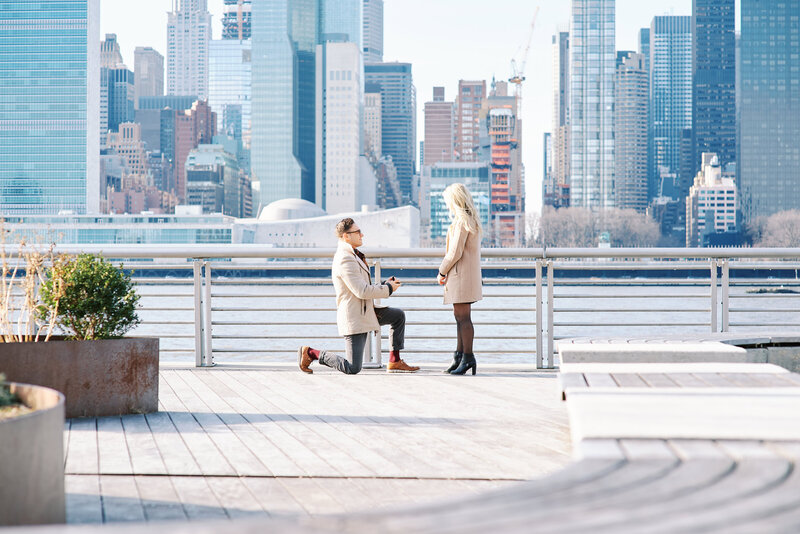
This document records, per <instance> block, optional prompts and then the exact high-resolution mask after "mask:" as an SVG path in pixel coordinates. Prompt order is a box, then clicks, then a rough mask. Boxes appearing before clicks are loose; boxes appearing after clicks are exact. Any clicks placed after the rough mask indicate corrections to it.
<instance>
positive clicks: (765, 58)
mask: <svg viewBox="0 0 800 534" xmlns="http://www.w3.org/2000/svg"><path fill="white" fill-rule="evenodd" d="M741 6H742V28H741V31H742V33H741V37H740V47H741V58H740V61H741V62H740V68H741V72H740V80H741V89H740V99H741V104H740V109H739V113H740V124H739V132H740V136H741V137H740V139H739V145H740V146H739V156H740V160H739V165H738V172H739V186H740V188H741V192H742V211H743V214H744V216H745V219H747V220H752V219H753V218H754V217H758V216H762V215H771V214H773V213H776V212H779V211H783V210H789V209H799V208H800V34H799V33H798V20H800V2H796V1H795V2H777V1H772V2H765V1H756V0H742V4H741Z"/></svg>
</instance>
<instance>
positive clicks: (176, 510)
mask: <svg viewBox="0 0 800 534" xmlns="http://www.w3.org/2000/svg"><path fill="white" fill-rule="evenodd" d="M134 481H135V483H136V487H137V488H138V490H139V496H140V498H141V500H142V509H143V510H144V516H145V519H146V520H147V521H170V520H178V519H187V517H186V512H184V510H183V506H182V505H181V502H180V499H179V498H178V494H177V493H176V492H175V488H174V487H173V486H172V480H170V477H165V476H136V477H134Z"/></svg>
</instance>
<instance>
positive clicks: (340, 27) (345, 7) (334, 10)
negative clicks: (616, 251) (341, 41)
mask: <svg viewBox="0 0 800 534" xmlns="http://www.w3.org/2000/svg"><path fill="white" fill-rule="evenodd" d="M362 2H363V0H322V5H323V9H322V10H321V13H322V18H321V20H320V32H321V33H322V35H323V36H325V35H328V34H340V35H347V41H348V42H350V43H356V44H357V45H358V47H359V49H361V43H362V41H363V38H362V32H363V24H364V23H363V20H362V19H363V16H362V9H363V7H362Z"/></svg>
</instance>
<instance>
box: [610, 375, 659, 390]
mask: <svg viewBox="0 0 800 534" xmlns="http://www.w3.org/2000/svg"><path fill="white" fill-rule="evenodd" d="M611 377H612V378H613V379H614V381H615V382H616V383H617V384H619V387H622V388H646V387H650V386H649V384H648V383H647V382H645V381H644V379H643V378H642V377H641V376H639V375H636V374H630V373H612V375H611Z"/></svg>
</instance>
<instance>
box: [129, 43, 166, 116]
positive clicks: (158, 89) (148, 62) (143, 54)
mask: <svg viewBox="0 0 800 534" xmlns="http://www.w3.org/2000/svg"><path fill="white" fill-rule="evenodd" d="M133 73H134V76H135V78H136V83H135V86H134V90H135V98H134V104H135V106H136V107H137V108H138V107H139V99H140V98H141V97H143V96H161V95H163V94H164V56H162V55H161V54H159V53H158V51H157V50H154V49H152V48H150V47H149V46H147V47H143V46H137V47H136V50H135V51H134V52H133Z"/></svg>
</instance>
